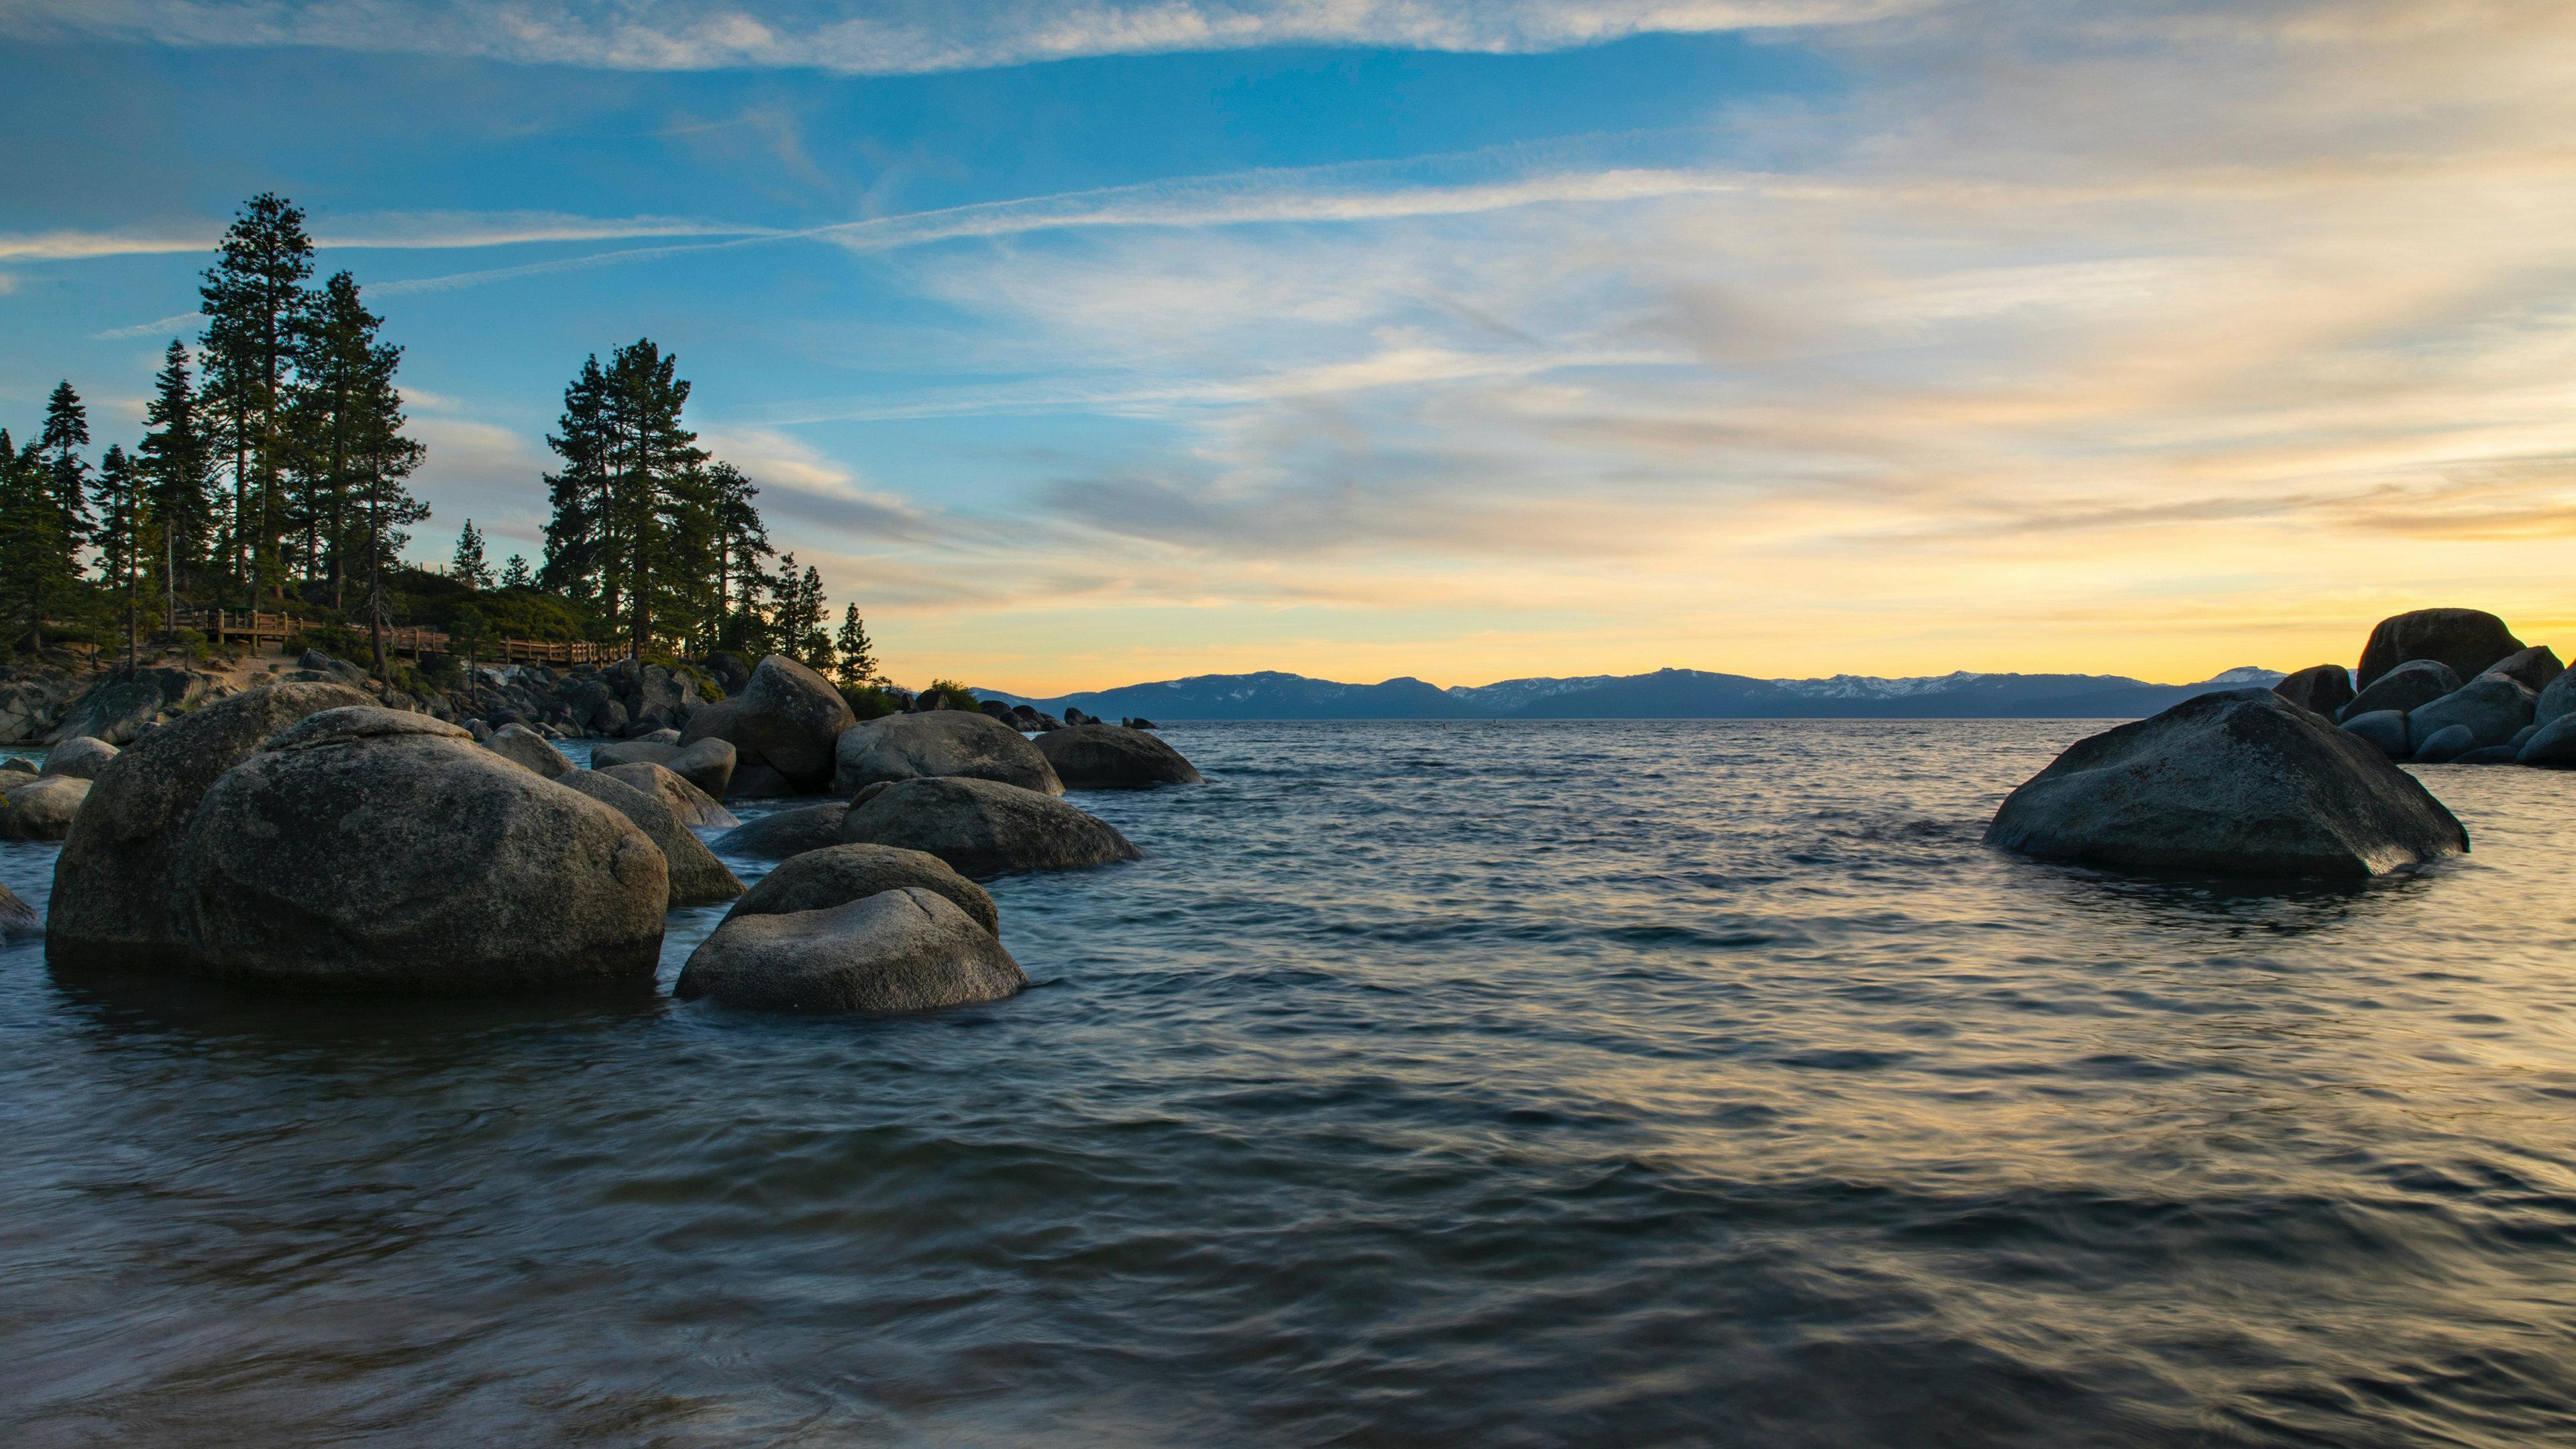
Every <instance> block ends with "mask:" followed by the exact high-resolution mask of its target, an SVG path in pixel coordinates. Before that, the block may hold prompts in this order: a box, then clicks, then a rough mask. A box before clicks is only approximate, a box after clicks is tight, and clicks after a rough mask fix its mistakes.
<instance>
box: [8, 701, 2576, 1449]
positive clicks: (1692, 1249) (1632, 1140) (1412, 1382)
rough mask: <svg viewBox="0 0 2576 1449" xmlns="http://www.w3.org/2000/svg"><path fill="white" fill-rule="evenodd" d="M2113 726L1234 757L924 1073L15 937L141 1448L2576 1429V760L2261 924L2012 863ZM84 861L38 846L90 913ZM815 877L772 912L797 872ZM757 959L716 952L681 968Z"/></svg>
mask: <svg viewBox="0 0 2576 1449" xmlns="http://www.w3.org/2000/svg"><path fill="white" fill-rule="evenodd" d="M2098 728H2100V726H2099V725H2098V724H2084V723H2067V722H2046V721H2043V722H2011V723H1986V722H1946V721H1945V722H1932V723H1841V722H1794V723H1772V722H1732V721H1718V722H1690V723H1658V722H1623V723H1609V724H1594V723H1556V722H1549V723H1508V724H1450V723H1405V724H1279V725H1265V724H1230V725H1209V726H1176V727H1174V728H1172V729H1170V730H1168V731H1167V732H1166V734H1167V737H1168V738H1169V739H1170V740H1171V741H1172V742H1173V743H1174V744H1176V745H1178V746H1179V747H1180V748H1181V749H1183V750H1184V751H1185V752H1187V753H1188V754H1189V755H1190V756H1192V758H1194V759H1195V760H1197V761H1198V763H1199V764H1200V765H1201V767H1202V768H1203V769H1204V770H1205V771H1206V773H1207V775H1208V776H1209V778H1210V780H1211V781H1212V782H1213V783H1212V784H1211V785H1209V786H1208V787H1206V788H1204V789H1194V790H1170V791H1162V792H1156V793H1151V794H1142V795H1114V794H1111V795H1096V794H1084V795H1077V796H1076V797H1075V798H1076V799H1077V801H1078V802H1079V803H1081V804H1083V805H1085V806H1086V807H1088V808H1090V809H1092V810H1094V811H1096V812H1097V813H1099V814H1101V815H1103V816H1105V817H1106V818H1108V819H1109V820H1111V821H1113V822H1114V823H1116V824H1117V825H1118V826H1119V827H1120V828H1122V829H1123V830H1125V831H1126V832H1127V833H1128V834H1129V835H1130V836H1132V837H1133V838H1134V839H1135V840H1136V841H1137V842H1138V843H1139V844H1140V845H1141V846H1142V847H1143V848H1144V849H1145V850H1146V852H1147V858H1146V859H1145V860H1144V861H1142V862H1140V863H1137V864H1134V865H1130V866H1121V867H1115V868H1111V869H1107V870H1101V871H1093V872H1084V873H1077V874H1067V875H1059V876H1051V877H1034V878H1021V879H1013V880H1006V881H1002V882H999V883H997V884H996V886H995V888H994V894H995V896H996V897H997V899H999V901H1000V902H1001V906H1002V915H1003V937H1004V940H1005V942H1006V943H1007V944H1008V945H1009V946H1010V947H1011V949H1012V950H1013V951H1014V952H1015V953H1016V954H1017V955H1018V957H1019V959H1020V960H1021V962H1022V963H1023V964H1024V965H1026V966H1027V968H1028V970H1029V974H1030V976H1031V977H1032V978H1034V979H1035V980H1036V981H1037V982H1038V983H1039V986H1038V988H1037V989H1035V990H1032V991H1029V992H1028V993H1026V994H1025V995H1023V996H1021V997H1018V998H1016V999H1014V1000H1011V1001H1007V1002H1002V1003H998V1004H994V1005H991V1006H985V1007H976V1008H970V1009H964V1010H958V1011H951V1012H945V1013H939V1014H933V1015H927V1016H920V1017H914V1018H907V1019H893V1020H778V1019H764V1018H760V1017H755V1016H747V1015H737V1014H731V1013H728V1012H725V1011H722V1010H719V1009H715V1008H710V1007H706V1006H703V1005H687V1006H683V1005H676V1004H673V1003H672V1002H670V1001H669V1000H668V999H667V998H666V997H664V998H656V999H648V1000H634V1001H628V1002H620V1003H607V1004H599V1005H590V1006H583V1007H577V1008H576V1007H565V1006H560V1005H558V1006H543V1007H539V1006H527V1005H508V1004H503V1005H490V1006H471V1005H445V1006H424V1005H421V1004H418V1003H399V1004H395V1003H367V1002H329V1003H286V1004H280V1003H274V1002H263V1001H259V1000H255V999H252V1000H245V999H238V998H232V997H226V996H221V995H205V994H198V993H191V992H186V991H182V990H180V989H178V988H175V987H171V986H166V985H164V986H152V985H146V986H136V987H101V986H98V985H96V984H93V983H87V982H76V981H63V980H57V979H55V978H54V977H53V976H51V975H50V974H49V973H48V971H47V969H46V967H45V965H44V962H43V960H42V955H41V951H40V950H39V949H38V948H37V947H36V946H34V945H32V944H30V945H23V946H18V947H14V948H11V949H9V950H8V951H7V952H6V954H5V955H0V1162H5V1168H0V1285H5V1286H4V1287H0V1418H5V1419H7V1420H10V1421H12V1429H11V1431H10V1433H11V1442H13V1443H16V1444H22V1445H70V1444H104V1443H117V1444H243V1443H259V1444H264V1445H318V1444H326V1443H327V1444H414V1443H418V1444H480V1445H497V1444H509V1445H516V1444H616V1445H625V1444H647V1443H649V1444H664V1445H735V1444H743V1445H751V1444H761V1445H769V1444H812V1445H826V1444H829V1445H840V1444H879V1443H883V1444H922V1445H932V1444H937V1445H950V1444H1015V1443H1042V1444H1049V1445H1084V1444H1100V1445H1122V1446H1124V1445H1214V1444H1227V1445H1232V1444H1265V1445H1266V1444H1283V1445H1285V1444H1299V1445H1303V1444H1351V1445H1399V1444H1448V1445H1471V1444H1472V1445H1477V1446H1494V1445H1523V1444H1527V1445H1552V1444H1618V1445H1637V1444H1692V1443H1719V1444H1760V1445H1766V1446H1768V1445H1837V1446H1839V1445H1890V1446H1896V1445H1906V1446H1913V1445H1994V1444H2007V1445H2034V1446H2042V1445H2044V1446H2070V1445H2095V1444H2104V1445H2108V1444H2120V1445H2128V1444H2212V1445H2239V1444H2248V1445H2250V1444H2263V1445H2274V1444H2277V1445H2315V1444H2336V1445H2400V1444H2404V1445H2418V1444H2461V1445H2499V1446H2500V1445H2521V1444H2530V1443H2535V1442H2544V1441H2556V1442H2571V1441H2576V1031H2572V1030H2571V1027H2576V1015H2571V1008H2576V927H2571V925H2570V923H2569V919H2568V892H2567V882H2568V879H2569V875H2570V866H2571V864H2576V825H2571V806H2576V775H2555V774H2544V773H2538V772H2532V771H2525V770H2514V769H2488V770H2476V769H2467V768H2458V767H2442V768H2438V769H2432V770H2427V771H2425V772H2424V778H2425V779H2426V780H2427V781H2428V782H2429V783H2430V784H2431V785H2432V786H2433V788H2434V790H2435V792H2436V793H2437V794H2439V795H2441V796H2442V797H2443V799H2444V800H2445V801H2446V802H2447V803H2449V804H2450V806H2451V807H2452V809H2453V810H2455V811H2456V812H2457V813H2458V814H2459V815H2460V816H2461V818H2462V819H2463V820H2465V821H2466V822H2467V823H2468V826H2469V829H2470V832H2471V835H2472V837H2473V839H2474V840H2475V842H2476V853H2475V854H2474V855H2473V856H2472V857H2470V858H2469V859H2467V860H2466V861H2463V862H2460V863H2457V864H2453V865H2447V866H2444V867H2442V868H2440V869H2437V870H2434V871H2431V872H2429V873H2427V874H2424V875H2421V876H2416V877H2412V878H2407V879H2399V880H2393V881H2387V882H2382V883H2378V884H2375V885H2372V886H2369V887H2366V888H2357V889H2335V890H2325V889H2311V890H2291V891H2279V892H2270V893H2263V892H2228V891H2222V890H2218V889H2214V888H2212V887H2209V886H2207V885H2201V884H2194V883H2189V882H2174V881H2141V880H2131V879H2122V878H2118V877H2114V876H2108V875H2102V874H2096V873H2093V872H2088V871H2083V870H2076V869H2068V868H2063V867H2053V866H2043V865H2036V864H2032V863H2030V862H2026V861H2021V860H2016V859H2012V858H2008V857H2004V856H2001V855H1998V854H1995V853H1993V852H1990V851H1988V850H1986V849H1985V848H1983V847H1982V846H1981V845H1980V844H1979V843H1978V836H1979V833H1980V831H1981V830H1982V828H1983V826H1984V823H1985V820H1986V818H1987V817H1988V816H1989V815H1990V814H1991V813H1992V812H1993V810H1994V807H1995V805H1996V803H1997V802H1998V800H1999V799H2000V798H2001V796H2002V795H2003V793H2004V792H2005V790H2007V789H2008V788H2009V787H2010V786H2012V785H2013V784H2015V783H2017V782H2019V781H2020V780H2022V779H2023V778H2025V777H2027V776H2028V775H2030V774H2031V773H2032V772H2034V771H2035V770H2037V769H2038V768H2039V767H2040V766H2041V765H2043V764H2045V763H2046V762H2047V761H2048V759H2049V758H2051V756H2052V755H2053V754H2054V753H2055V752H2056V751H2057V750H2058V749H2059V748H2061V747H2063V746H2064V745H2065V744H2067V743H2068V742H2070V741H2072V740H2073V739H2075V738H2077V737H2078V736H2080V735H2083V734H2086V733H2090V732H2092V731H2093V730H2095V729H2098ZM52 857H53V848H52V847H49V846H30V845H8V846H0V880H5V881H6V882H7V883H8V884H9V885H10V886H11V887H13V888H14V889H16V890H18V891H19V892H20V893H21V894H22V895H26V896H29V897H30V898H31V899H33V900H35V901H37V902H38V903H39V904H41V903H42V898H43V896H44V894H45V883H46V881H47V880H48V877H49V874H50V871H51V868H52ZM755 869H756V867H753V866H751V865H750V864H749V863H744V864H743V865H742V867H741V871H742V873H743V874H745V875H746V876H748V875H750V874H752V873H753V872H754V870H755ZM721 914H722V912H721V910H720V909H718V910H701V911H694V912H685V913H680V914H678V915H675V916H674V918H673V924H672V936H671V940H670V945H669V949H668V951H667V952H666V954H665V959H664V968H665V969H664V973H663V979H664V985H665V987H666V988H667V985H668V983H669V980H670V979H671V977H672V976H674V975H675V974H676V973H677V970H678V965H679V962H680V961H681V960H682V959H683V958H684V957H685V956H686V955H687V952H688V949H689V947H690V946H692V945H693V944H694V943H695V941H696V940H697V939H699V938H700V937H702V936H703V935H704V934H705V932H706V931H707V930H708V929H710V928H711V927H712V924H713V922H714V920H715V919H716V918H717V917H718V916H720V915H721Z"/></svg>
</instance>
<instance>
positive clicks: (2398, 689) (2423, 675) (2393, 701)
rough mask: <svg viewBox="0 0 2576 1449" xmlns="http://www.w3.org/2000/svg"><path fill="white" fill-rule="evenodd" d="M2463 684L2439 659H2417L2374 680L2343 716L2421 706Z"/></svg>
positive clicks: (2353, 699)
mask: <svg viewBox="0 0 2576 1449" xmlns="http://www.w3.org/2000/svg"><path fill="white" fill-rule="evenodd" d="M2459 687H2460V676H2459V675H2458V674H2456V673H2454V672H2453V671H2452V669H2451V666H2449V665H2447V664H2444V663H2442V662H2441V661H2440V660H2438V659H2415V660H2409V661H2408V662H2406V663H2404V664H2401V665H2398V666H2397V667H2396V668H2394V669H2392V670H2390V671H2388V672H2387V673H2386V674H2383V675H2381V676H2380V677H2379V678H2378V679H2376V680H2374V681H2372V682H2371V684H2370V686H2369V687H2368V688H2366V689H2364V690H2362V691H2361V692H2360V693H2359V694H2356V695H2354V696H2353V698H2352V703H2350V704H2347V705H2345V706H2344V707H2343V718H2344V719H2346V720H2352V719H2357V718H2359V717H2360V716H2362V715H2366V714H2377V713H2379V712H2380V711H2381V710H2383V709H2393V710H2395V711H2397V712H2398V713H2399V714H2405V713H2407V712H2409V711H2411V710H2416V709H2421V708H2423V707H2424V706H2425V705H2428V704H2431V703H2432V702H2433V701H2435V700H2437V699H2440V698H2441V697H2442V696H2443V695H2446V694H2449V693H2451V692H2453V691H2455V690H2457V689H2458V688H2459Z"/></svg>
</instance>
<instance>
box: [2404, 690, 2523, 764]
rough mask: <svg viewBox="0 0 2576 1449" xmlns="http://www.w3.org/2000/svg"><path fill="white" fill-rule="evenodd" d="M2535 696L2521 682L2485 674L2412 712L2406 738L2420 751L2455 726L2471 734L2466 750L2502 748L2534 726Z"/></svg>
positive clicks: (2409, 712) (2408, 721)
mask: <svg viewBox="0 0 2576 1449" xmlns="http://www.w3.org/2000/svg"><path fill="white" fill-rule="evenodd" d="M2534 700H2535V696H2534V695H2533V694H2532V692H2531V691H2530V690H2529V689H2527V688H2525V687H2524V686H2523V683H2522V681H2520V680H2518V679H2511V678H2507V677H2506V676H2504V675H2501V674H2481V675H2479V676H2478V677H2477V678H2475V679H2472V680H2470V681H2469V682H2468V683H2466V684H2463V685H2461V686H2460V687H2459V688H2457V689H2455V690H2452V691H2451V692H2450V693H2449V694H2446V695H2443V696H2442V697H2441V698H2440V699H2437V700H2434V701H2433V702H2432V703H2430V704H2427V705H2422V706H2420V707H2418V708H2416V709H2413V710H2410V711H2408V713H2407V715H2406V738H2408V739H2409V740H2412V741H2414V743H2415V748H2416V749H2417V751H2418V752H2420V751H2422V749H2423V748H2424V746H2425V745H2426V744H2427V743H2428V742H2430V741H2431V740H2432V738H2433V736H2435V735H2437V734H2440V733H2442V732H2443V731H2445V730H2448V729H2451V728H2453V727H2455V726H2456V727H2458V728H2462V729H2466V730H2467V731H2468V732H2469V743H2468V744H2467V745H2466V746H2464V747H2463V748H2464V749H2469V750H2474V749H2478V748H2480V747H2482V746H2486V745H2500V744H2503V743H2504V742H2505V741H2507V740H2509V739H2512V738H2513V735H2514V731H2516V730H2518V729H2521V728H2522V727H2523V726H2524V725H2527V724H2529V723H2531V710H2532V705H2533V703H2534Z"/></svg>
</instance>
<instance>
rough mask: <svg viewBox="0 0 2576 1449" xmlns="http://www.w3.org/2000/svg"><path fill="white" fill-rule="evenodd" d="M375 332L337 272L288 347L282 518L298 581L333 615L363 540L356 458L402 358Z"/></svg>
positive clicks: (371, 317)
mask: <svg viewBox="0 0 2576 1449" xmlns="http://www.w3.org/2000/svg"><path fill="white" fill-rule="evenodd" d="M383 325H384V319H383V318H381V317H378V316H376V315H375V314H374V313H372V312H369V311H368V310H367V308H366V304H365V302H364V301H363V300H362V299H361V298H360V296H359V295H358V284H357V282H356V281H355V280H354V279H352V278H351V277H350V275H349V274H348V273H347V272H339V273H335V274H334V275H333V276H332V277H331V279H330V280H329V281H328V282H326V283H324V284H323V287H322V290H321V292H320V293H319V295H318V296H317V297H316V298H315V299H314V302H313V304H312V307H311V309H310V311H309V313H308V316H307V318H306V321H305V325H304V329H303V331H302V333H301V334H300V335H299V337H298V339H297V348H296V357H295V383H294V386H293V387H292V388H290V389H289V392H288V398H287V407H286V413H285V421H286V432H285V439H284V442H283V443H282V445H281V461H282V465H283V469H284V472H285V476H286V478H287V480H288V486H287V488H286V494H287V497H288V500H289V502H290V504H291V510H290V514H289V517H290V519H291V521H292V522H293V523H294V525H295V526H296V527H297V529H298V530H300V532H301V534H302V547H301V550H300V557H301V562H302V565H303V572H304V576H305V578H306V579H307V580H308V581H310V580H313V579H317V578H320V579H325V580H327V581H328V582H329V584H330V586H331V604H332V607H334V608H339V607H341V606H342V605H343V604H344V603H345V594H346V589H347V584H348V577H349V573H350V569H351V566H352V560H353V559H355V558H356V557H358V556H359V554H360V552H361V545H362V544H363V541H364V537H365V532H366V530H365V528H364V526H363V522H362V520H359V519H357V518H356V517H354V516H353V513H352V510H353V508H354V507H355V506H356V504H355V498H356V495H357V492H358V490H359V489H360V488H361V486H362V485H363V481H364V480H363V478H362V477H361V471H362V469H361V459H362V458H363V456H364V454H365V452H366V448H367V444H368V440H369V439H370V438H371V437H373V436H374V434H375V433H376V431H377V430H378V429H379V428H380V426H381V422H382V420H381V418H380V417H379V416H378V415H377V414H378V413H379V411H380V410H381V403H382V399H383V398H384V397H385V396H386V395H388V394H393V386H394V383H393V379H394V374H395V372H396V371H397V370H398V369H399V368H400V367H401V365H402V349H401V348H399V347H396V346H394V345H392V344H390V343H385V342H380V341H378V340H377V329H378V328H379V327H381V326H383ZM393 395H395V396H396V397H397V401H396V402H395V404H394V406H395V407H396V408H399V407H400V403H399V400H398V397H399V395H398V394H393Z"/></svg>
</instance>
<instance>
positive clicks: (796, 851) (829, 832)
mask: <svg viewBox="0 0 2576 1449" xmlns="http://www.w3.org/2000/svg"><path fill="white" fill-rule="evenodd" d="M849 813H850V807H849V806H847V805H844V804H842V803H841V802H840V801H838V800H834V801H830V802H828V803H826V804H822V805H806V806H801V807H799V808H797V809H794V810H779V811H774V812H772V813H770V814H767V815H756V816H754V817H752V818H751V819H750V820H747V821H745V822H743V823H742V824H741V825H740V826H737V827H736V828H734V829H732V830H728V831H726V832H725V833H724V834H722V835H720V836H717V837H716V849H718V850H721V851H723V852H724V853H725V854H727V855H756V856H760V857H762V858H764V859H768V860H785V859H787V858H788V857H790V856H795V855H803V854H804V853H805V852H806V851H809V850H820V849H822V848H823V847H824V846H827V845H838V844H840V841H841V820H842V817H843V816H846V815H848V814H849Z"/></svg>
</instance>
